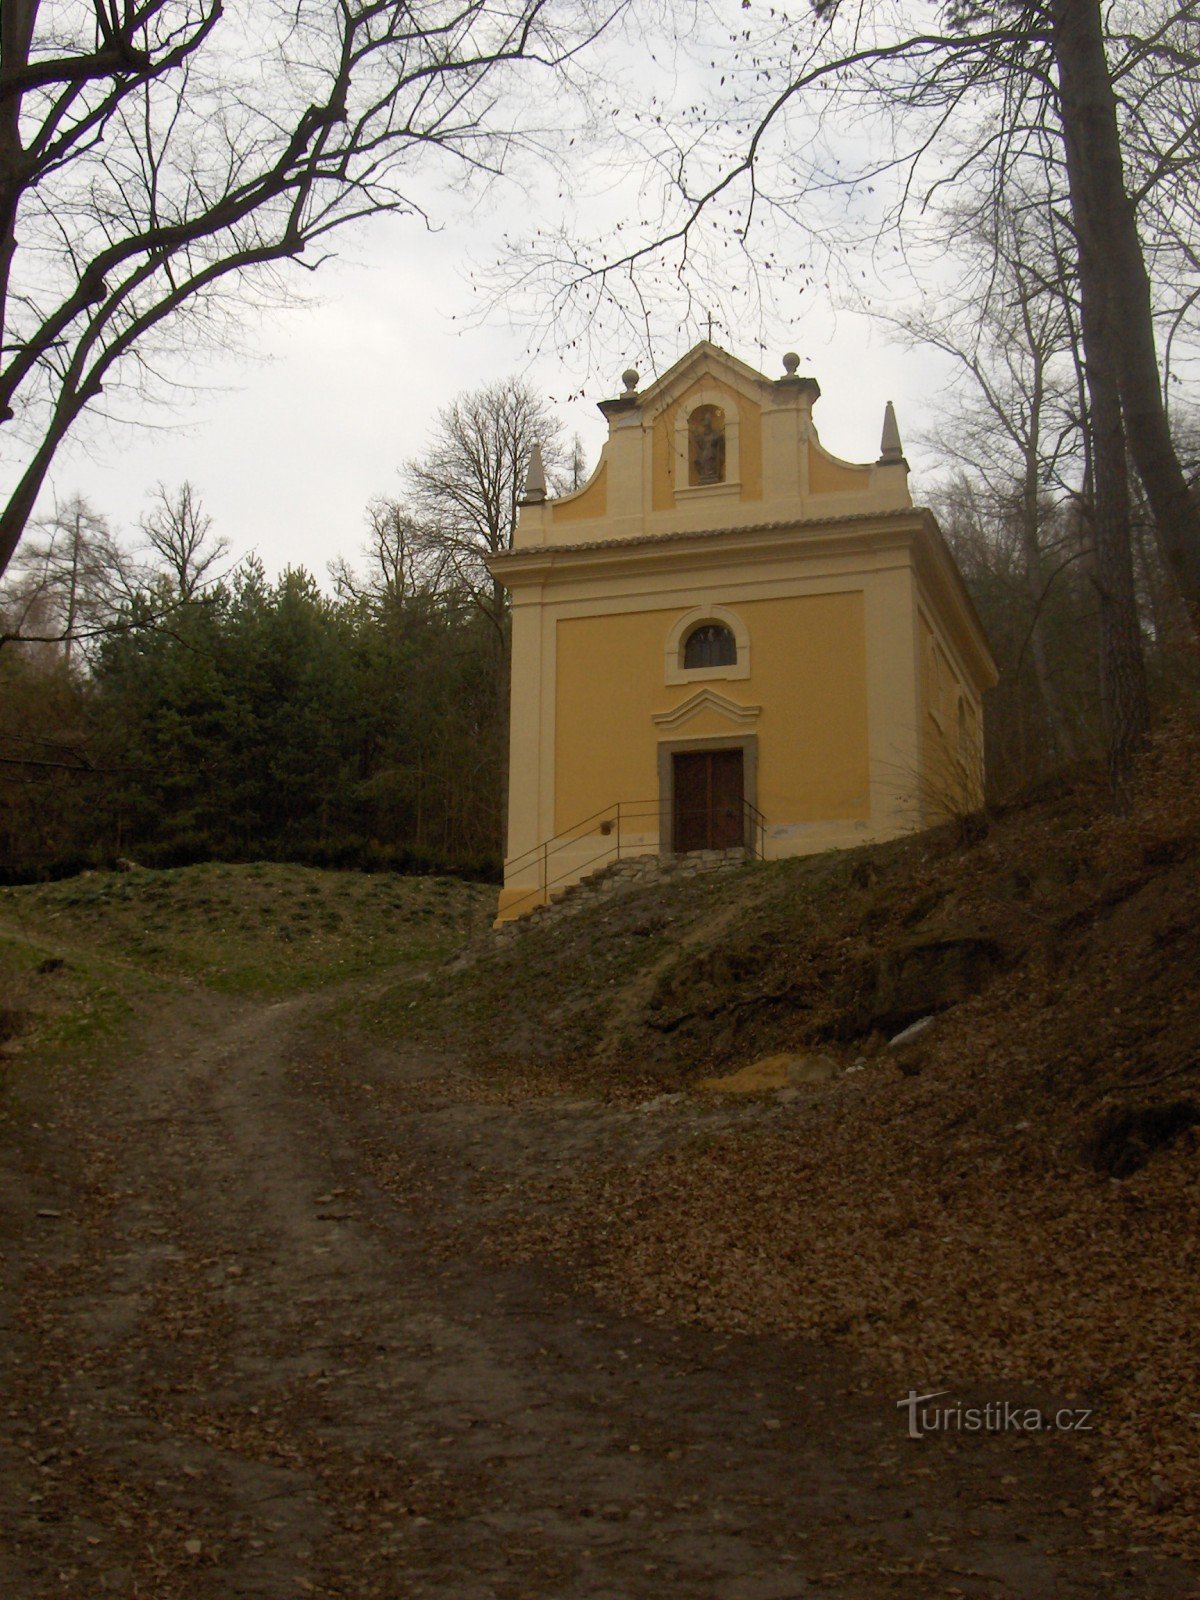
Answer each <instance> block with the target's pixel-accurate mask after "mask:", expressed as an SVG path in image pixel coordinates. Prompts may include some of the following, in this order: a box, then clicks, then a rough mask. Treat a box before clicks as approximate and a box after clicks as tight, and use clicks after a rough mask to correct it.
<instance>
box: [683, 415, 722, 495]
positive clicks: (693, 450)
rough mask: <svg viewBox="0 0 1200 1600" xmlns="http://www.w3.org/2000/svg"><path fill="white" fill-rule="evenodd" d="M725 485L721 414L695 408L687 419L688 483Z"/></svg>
mask: <svg viewBox="0 0 1200 1600" xmlns="http://www.w3.org/2000/svg"><path fill="white" fill-rule="evenodd" d="M724 482H725V413H724V411H723V410H722V409H721V407H720V406H697V407H696V409H695V411H693V412H692V414H691V416H690V417H689V418H688V483H689V484H693V485H695V484H702V483H724Z"/></svg>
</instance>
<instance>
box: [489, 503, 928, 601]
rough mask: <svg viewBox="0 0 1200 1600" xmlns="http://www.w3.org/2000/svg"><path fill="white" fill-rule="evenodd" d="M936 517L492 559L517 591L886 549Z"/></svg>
mask: <svg viewBox="0 0 1200 1600" xmlns="http://www.w3.org/2000/svg"><path fill="white" fill-rule="evenodd" d="M928 515H929V513H928V512H924V511H920V510H914V509H912V508H910V507H904V508H901V509H898V510H894V511H859V512H854V513H852V514H851V515H849V516H844V517H820V518H813V519H812V520H807V521H799V520H797V519H794V518H793V519H791V520H786V521H776V522H750V523H741V524H738V525H736V526H731V527H726V528H681V529H679V530H677V531H675V532H672V533H653V534H643V535H642V536H641V537H640V538H635V539H594V540H590V541H587V542H584V543H580V544H562V545H530V546H527V547H526V548H525V549H523V550H505V551H501V552H498V553H497V554H495V555H491V556H489V557H488V558H487V565H488V568H489V570H490V571H491V573H492V574H493V576H494V577H497V578H499V579H500V581H501V582H502V583H504V584H506V585H508V586H509V587H510V588H511V587H512V586H513V585H514V584H516V583H520V582H530V581H537V580H541V581H553V580H555V579H561V580H563V581H569V580H570V579H573V578H578V577H581V576H584V575H585V574H587V575H592V574H599V573H602V572H618V571H625V570H629V569H630V568H637V567H646V566H661V565H664V564H666V565H674V564H676V563H677V562H678V560H679V558H680V556H681V555H692V554H695V555H696V556H700V557H706V556H709V555H713V556H716V557H718V558H723V557H724V556H726V555H728V554H731V553H732V554H742V555H751V554H754V555H763V554H765V553H767V552H768V551H771V550H777V551H778V552H779V553H780V554H781V555H782V554H790V553H795V551H796V550H797V549H798V548H800V547H803V548H804V550H805V551H806V552H816V551H817V550H818V549H826V548H828V549H846V548H852V547H853V546H855V545H856V544H857V545H859V546H861V547H863V548H868V547H869V548H882V547H883V546H885V545H887V544H894V543H896V542H903V541H904V540H905V539H906V538H908V539H911V538H912V537H913V536H914V535H916V534H918V533H919V532H920V530H921V528H922V527H923V525H924V519H925V518H926V517H928Z"/></svg>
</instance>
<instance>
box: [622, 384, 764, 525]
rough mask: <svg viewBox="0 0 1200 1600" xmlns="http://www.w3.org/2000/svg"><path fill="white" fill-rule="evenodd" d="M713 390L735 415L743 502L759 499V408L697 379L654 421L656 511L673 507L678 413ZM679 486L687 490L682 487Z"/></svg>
mask: <svg viewBox="0 0 1200 1600" xmlns="http://www.w3.org/2000/svg"><path fill="white" fill-rule="evenodd" d="M714 389H715V390H716V391H717V392H718V393H719V394H721V395H723V396H726V397H727V398H726V400H725V414H726V416H728V415H729V414H730V412H731V411H736V412H737V416H738V438H739V443H738V452H739V455H740V458H741V459H740V464H739V466H738V472H739V475H740V477H741V484H742V488H741V496H740V498H741V499H743V500H761V499H762V492H763V489H762V483H763V468H762V407H761V406H759V405H758V404H757V403H756V402H755V401H753V400H750V399H748V398H747V397H746V396H745V395H744V394H739V393H737V391H735V390H733V389H731V388H729V387H728V386H727V385H726V384H722V383H714V382H713V380H712V378H711V377H704V378H698V379H697V380H696V382H695V383H693V384H691V385H690V387H688V388H687V389H685V390H684V392H683V394H681V395H680V396H679V398H678V399H677V400H676V401H675V402H674V403H673V404H672V405H669V406H668V407H667V408H666V410H665V411H660V412H659V414H658V416H656V417H655V419H654V427H653V434H652V436H651V444H650V449H651V460H650V492H651V507H652V509H653V510H655V511H670V510H671V509H672V507H673V506H674V504H675V489H676V487H677V485H676V483H675V421H676V418H677V417H678V415H679V412H680V410H681V409H682V410H684V411H690V410H691V408H692V405H693V404H694V397H695V396H696V395H697V394H698V393H699V392H700V391H701V390H707V391H709V392H711V391H712V390H714ZM681 487H686V485H682V486H681Z"/></svg>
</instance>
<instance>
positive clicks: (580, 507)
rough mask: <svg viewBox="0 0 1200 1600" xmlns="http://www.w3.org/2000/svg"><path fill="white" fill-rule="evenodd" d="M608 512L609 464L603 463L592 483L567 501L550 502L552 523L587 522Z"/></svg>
mask: <svg viewBox="0 0 1200 1600" xmlns="http://www.w3.org/2000/svg"><path fill="white" fill-rule="evenodd" d="M607 511H608V462H607V461H602V462H601V463H600V469H599V471H598V472H597V473H596V475H595V477H594V478H593V479H592V481H591V482H590V483H589V484H587V485H586V486H585V487H584V488H582V489H581V490H580V491H579V493H578V494H573V495H571V496H570V497H569V498H568V499H566V500H552V501H550V520H551V521H552V522H587V521H589V520H590V519H591V518H593V517H603V516H605V515H606V513H607Z"/></svg>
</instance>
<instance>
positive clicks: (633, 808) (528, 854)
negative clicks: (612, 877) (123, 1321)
mask: <svg viewBox="0 0 1200 1600" xmlns="http://www.w3.org/2000/svg"><path fill="white" fill-rule="evenodd" d="M662 811H663V802H662V801H661V800H617V801H614V802H613V803H612V804H611V805H607V806H601V807H600V809H599V810H598V811H593V812H592V813H591V815H590V816H587V817H584V818H583V820H582V821H581V822H577V823H575V824H574V825H573V826H572V827H570V828H565V829H563V830H562V831H561V832H560V833H556V834H551V835H550V837H549V838H548V839H543V840H542V841H541V843H540V844H536V845H533V846H531V847H530V849H528V850H524V851H522V852H521V854H520V855H516V856H511V857H510V858H509V859H508V860H507V861H505V863H504V869H505V877H506V878H507V876H508V874H509V871H510V870H511V869H512V868H514V867H517V866H520V865H523V864H526V863H532V862H533V861H534V860H537V859H538V858H539V857H540V861H541V872H540V873H539V878H540V880H541V881H540V882H539V883H538V884H537V885H536V886H535V887H534V888H532V889H530V890H529V891H528V893H526V894H524V895H522V896H521V898H520V899H519V900H515V901H512V902H511V903H510V909H511V908H512V907H516V906H520V905H523V904H524V903H525V901H527V900H533V899H537V898H538V897H539V896H545V895H548V894H549V892H550V890H551V889H552V888H553V887H554V885H555V884H559V883H562V882H563V881H564V880H565V879H567V878H571V877H573V878H574V879H575V881H576V882H578V880H579V879H580V878H582V877H583V876H584V875H585V874H586V873H587V872H588V870H589V869H590V868H592V867H594V866H595V864H596V863H597V862H598V861H604V860H613V859H615V860H617V861H619V860H620V859H621V822H622V819H623V818H630V819H632V818H634V817H647V816H657V817H661V815H662ZM742 815H743V828H742V836H743V842H742V845H741V846H740V848H742V849H745V850H748V851H749V852H750V854H751V857H752V858H754V859H755V860H759V861H765V860H766V855H767V852H766V836H767V819H766V818H765V817H764V815H763V813H762V812H761V811H760V810H759V808H758V807H757V806H756V805H754V804H753V802H752V801H750V800H747V799H746V798H745V796H743V797H742ZM599 819H603V820H602V821H600V826H599V827H598V828H593V829H591V830H589V831H590V833H601V834H604V835H605V836H607V833H608V832H609V831H614V832H615V834H616V838H615V840H614V842H613V843H612V844H611V845H608V846H606V847H605V848H604V849H602V850H600V851H599V852H597V854H595V855H594V856H590V857H589V858H588V859H587V860H586V861H583V862H579V861H575V862H573V863H572V864H571V865H570V866H569V867H568V868H567V869H566V870H565V871H563V872H560V873H559V874H558V875H557V876H556V877H553V878H552V877H551V876H550V861H551V857H552V856H556V855H557V854H558V853H559V852H560V851H562V850H565V849H566V848H567V846H568V845H571V844H577V843H578V842H579V840H580V839H586V838H588V837H589V831H585V830H587V829H588V824H589V823H593V822H597V821H598V820H599ZM605 824H608V827H607V828H606V826H605ZM660 848H661V845H660ZM636 853H637V854H639V855H642V854H646V853H647V852H646V851H645V850H643V849H639V850H638V851H637V852H636Z"/></svg>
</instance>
